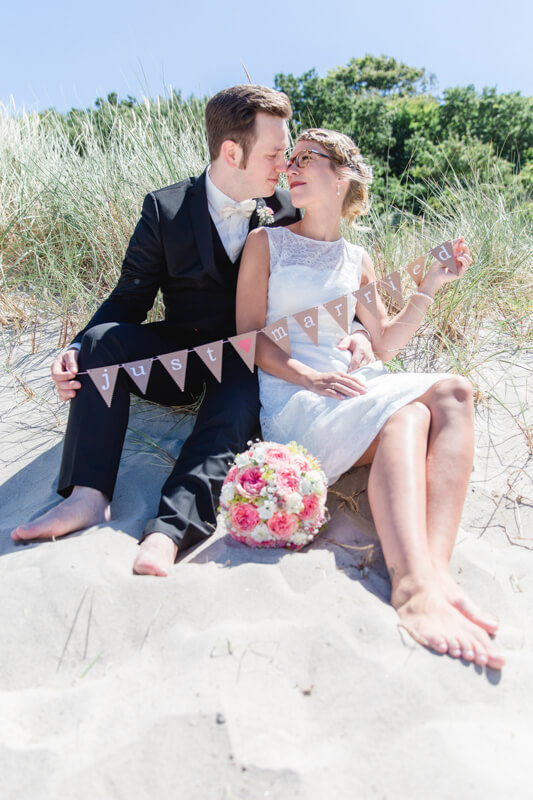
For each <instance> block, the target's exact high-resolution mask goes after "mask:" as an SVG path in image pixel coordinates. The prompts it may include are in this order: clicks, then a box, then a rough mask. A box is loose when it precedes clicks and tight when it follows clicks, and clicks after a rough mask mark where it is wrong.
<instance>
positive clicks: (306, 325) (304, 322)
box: [293, 308, 318, 347]
mask: <svg viewBox="0 0 533 800" xmlns="http://www.w3.org/2000/svg"><path fill="white" fill-rule="evenodd" d="M293 317H294V319H295V320H296V322H297V323H298V325H300V327H302V328H303V329H304V331H305V332H306V334H307V335H308V336H309V338H310V339H311V341H312V342H313V344H315V345H317V347H318V308H308V309H307V310H306V311H299V312H298V314H293Z"/></svg>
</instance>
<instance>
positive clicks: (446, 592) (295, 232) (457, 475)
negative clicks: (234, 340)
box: [237, 128, 504, 668]
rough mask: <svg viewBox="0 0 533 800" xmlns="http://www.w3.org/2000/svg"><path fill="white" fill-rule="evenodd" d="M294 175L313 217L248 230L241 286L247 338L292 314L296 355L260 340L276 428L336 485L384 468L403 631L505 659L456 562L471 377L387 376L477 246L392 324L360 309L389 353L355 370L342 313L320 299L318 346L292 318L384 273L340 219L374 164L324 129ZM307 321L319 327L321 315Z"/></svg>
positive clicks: (272, 430) (470, 653)
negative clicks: (457, 576) (350, 475)
mask: <svg viewBox="0 0 533 800" xmlns="http://www.w3.org/2000/svg"><path fill="white" fill-rule="evenodd" d="M287 174H288V179H289V187H290V191H291V199H292V202H293V204H294V205H295V206H296V207H297V208H305V215H304V217H303V219H301V220H300V221H299V222H297V223H295V224H294V225H290V226H288V227H285V228H284V227H281V228H258V229H257V230H255V231H253V232H252V233H251V234H250V235H249V237H248V240H247V243H246V247H245V250H244V253H243V257H242V262H241V267H240V271H239V281H238V287H237V330H238V332H239V333H242V332H246V331H249V330H254V329H256V330H257V329H261V328H264V327H265V326H266V325H269V324H271V323H273V322H276V321H277V320H279V319H280V318H282V317H287V325H288V329H289V334H290V347H291V354H290V355H289V354H288V353H286V352H285V351H284V350H282V349H281V348H280V347H278V346H277V345H276V344H274V342H272V341H271V340H270V339H269V338H268V337H267V336H265V335H264V334H260V335H259V336H258V338H257V349H256V363H257V365H258V366H259V368H260V369H259V381H260V392H261V406H262V410H261V425H262V430H263V436H264V438H265V439H269V440H271V441H277V442H281V443H286V442H289V441H292V440H295V441H297V442H298V443H300V444H302V445H304V446H305V447H306V448H307V449H308V450H309V452H310V453H312V454H313V455H314V456H316V457H317V458H318V459H319V460H320V462H321V464H322V468H323V469H324V471H325V472H326V475H327V477H328V482H329V484H330V485H331V484H332V483H334V482H335V481H336V480H337V479H338V478H339V477H340V475H341V474H342V473H343V472H345V471H346V470H347V469H349V468H350V467H351V466H353V465H354V464H355V465H363V464H370V463H371V465H372V466H371V469H370V476H369V482H368V496H369V501H370V506H371V509H372V514H373V518H374V522H375V525H376V529H377V532H378V535H379V539H380V542H381V546H382V548H383V553H384V557H385V561H386V564H387V568H388V571H389V575H390V579H391V585H392V592H391V602H392V605H393V606H394V608H395V609H396V610H397V612H398V615H399V618H400V622H401V624H402V626H403V627H404V628H405V629H406V630H407V631H409V633H410V634H411V635H412V636H413V638H414V639H415V640H416V641H417V642H419V643H421V644H423V645H425V646H426V647H429V648H431V649H433V650H435V651H436V652H437V653H448V654H449V655H450V656H452V657H454V658H464V659H465V660H467V661H473V662H475V663H477V664H479V665H485V664H486V665H488V666H491V667H493V668H500V667H501V666H502V665H503V663H504V659H503V657H502V656H501V654H500V653H499V652H498V651H497V650H496V648H495V647H494V645H493V642H492V640H491V636H492V635H493V634H494V633H495V632H496V629H497V623H496V621H495V620H493V619H492V618H491V617H490V616H488V615H487V614H485V613H484V612H482V611H480V610H479V609H478V608H477V607H476V605H475V604H474V603H473V602H472V601H471V600H470V599H469V598H468V597H467V596H466V594H465V593H464V592H463V591H462V590H461V589H460V587H459V586H458V585H457V584H456V583H455V582H454V581H453V579H452V577H451V575H450V573H449V570H448V562H449V560H450V556H451V553H452V548H453V544H454V541H455V536H456V534H457V529H458V527H459V522H460V517H461V510H462V506H463V502H464V498H465V495H466V489H467V485H468V480H469V476H470V472H471V470H472V462H473V449H474V442H473V401H472V389H471V386H470V384H469V383H468V381H467V380H466V379H464V378H462V377H460V376H456V375H444V374H442V375H439V374H415V373H388V372H387V370H386V368H385V366H384V365H383V361H388V360H390V359H391V358H393V357H394V355H395V354H396V353H398V352H399V351H400V350H401V348H402V347H403V346H404V345H405V344H406V343H407V342H408V341H409V339H410V337H411V336H412V335H413V334H414V333H415V331H416V330H417V328H418V326H419V325H420V323H421V321H422V318H423V316H424V314H425V312H426V310H427V309H428V307H429V306H430V304H431V303H432V302H433V296H434V295H435V293H436V292H437V290H438V289H439V287H440V286H442V285H443V284H444V283H447V282H450V281H453V280H456V279H457V277H460V276H462V275H463V274H464V272H465V271H466V269H467V268H468V266H469V265H470V264H471V263H472V259H471V258H470V254H469V251H468V248H467V247H466V245H465V243H464V239H463V238H460V239H458V240H457V241H456V242H455V244H454V256H455V259H456V264H457V267H458V272H459V275H458V276H457V275H455V274H453V273H452V272H451V271H449V270H447V269H446V268H445V267H443V266H442V265H441V264H440V263H439V262H438V261H434V262H433V263H432V265H431V267H430V268H429V270H428V272H427V274H426V275H425V277H424V279H423V280H422V282H421V284H420V286H419V287H418V290H417V291H415V292H414V293H413V295H412V296H411V298H410V299H409V301H408V303H407V304H406V306H405V307H404V308H403V309H402V310H401V311H400V312H399V313H398V314H397V315H396V316H395V317H394V318H393V319H389V318H388V316H387V312H386V310H385V307H384V305H383V304H382V303H381V301H380V300H379V298H378V301H377V302H378V315H379V316H378V318H377V319H376V318H374V316H372V314H371V313H369V311H368V310H367V309H366V308H364V307H362V304H361V303H358V304H357V315H358V318H359V319H360V320H361V322H362V323H363V325H364V327H365V328H366V330H367V332H368V334H369V336H370V340H371V343H372V347H373V350H374V352H375V353H376V355H377V356H378V358H380V359H382V360H380V361H374V362H373V363H371V364H368V365H367V366H365V367H362V368H361V369H359V370H357V371H355V372H348V366H349V361H350V353H349V351H347V350H346V349H341V348H339V347H338V346H337V345H338V342H339V334H340V328H339V327H338V325H337V323H336V322H335V320H334V319H333V317H332V316H331V315H330V314H329V313H328V312H327V311H326V310H325V309H323V308H319V311H318V340H316V338H315V340H314V341H313V340H312V338H311V336H310V335H309V333H308V332H306V330H304V328H302V327H301V326H300V325H299V324H298V322H297V321H296V320H294V319H293V318H292V315H293V314H295V313H298V312H300V311H303V310H305V309H316V308H317V307H320V306H322V305H323V304H324V303H326V302H328V301H330V300H334V299H336V298H338V297H340V296H341V295H349V297H350V298H353V295H352V294H351V293H352V292H354V291H355V290H357V289H359V288H360V287H362V286H364V285H365V284H369V283H372V282H373V281H375V280H376V276H375V272H374V267H373V265H372V261H371V259H370V257H369V255H368V253H366V252H365V250H363V248H361V247H359V246H357V245H354V244H351V243H350V242H347V241H345V240H344V239H342V238H341V236H340V233H339V224H340V220H341V217H344V218H346V219H347V220H348V221H350V222H351V221H353V220H354V219H355V218H356V217H357V216H359V215H360V214H364V213H365V211H366V209H367V207H368V191H367V185H368V183H369V182H370V174H371V171H370V169H369V167H368V166H367V165H366V164H365V162H364V161H363V159H362V157H361V155H360V153H359V150H358V148H357V147H356V146H355V145H354V143H353V142H352V140H351V139H349V138H348V137H347V136H345V135H344V134H341V133H337V132H335V131H328V130H319V129H316V128H314V129H310V130H308V131H305V132H304V133H302V135H301V136H300V137H299V139H298V141H297V143H296V146H295V148H294V150H293V152H292V155H291V157H290V158H289V160H288V162H287ZM349 313H350V318H353V317H354V314H355V298H353V299H351V302H350V306H349ZM307 324H308V325H309V327H313V318H312V315H308V319H307ZM355 324H357V323H355ZM307 330H308V329H307ZM315 341H318V343H317V344H315Z"/></svg>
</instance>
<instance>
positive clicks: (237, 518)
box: [229, 503, 261, 533]
mask: <svg viewBox="0 0 533 800" xmlns="http://www.w3.org/2000/svg"><path fill="white" fill-rule="evenodd" d="M229 515H230V519H231V521H232V523H233V525H235V527H236V528H237V530H239V531H242V532H243V533H248V532H249V531H252V530H253V529H254V528H255V526H256V525H259V523H260V522H261V518H260V516H259V513H258V511H257V508H256V507H255V506H254V505H252V504H251V503H232V504H231V506H230V512H229Z"/></svg>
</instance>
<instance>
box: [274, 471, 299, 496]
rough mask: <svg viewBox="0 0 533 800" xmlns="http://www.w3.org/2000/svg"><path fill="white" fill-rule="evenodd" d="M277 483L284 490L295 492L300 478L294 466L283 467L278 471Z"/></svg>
mask: <svg viewBox="0 0 533 800" xmlns="http://www.w3.org/2000/svg"><path fill="white" fill-rule="evenodd" d="M276 483H277V485H278V486H279V488H280V489H281V490H282V491H283V492H294V491H295V490H296V489H298V486H299V485H300V479H299V477H298V475H297V474H296V472H295V471H294V469H293V468H292V467H281V469H278V471H277V473H276Z"/></svg>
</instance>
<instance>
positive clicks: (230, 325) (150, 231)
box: [74, 172, 300, 346]
mask: <svg viewBox="0 0 533 800" xmlns="http://www.w3.org/2000/svg"><path fill="white" fill-rule="evenodd" d="M205 174H206V173H205V172H204V173H202V175H200V176H199V177H198V178H188V179H187V180H185V181H181V183H175V184H173V185H172V186H167V187H165V188H164V189H159V190H158V191H156V192H151V193H150V194H148V195H147V196H146V197H145V199H144V204H143V208H142V214H141V219H140V220H139V222H138V223H137V226H136V228H135V231H134V232H133V236H132V237H131V240H130V243H129V245H128V249H127V251H126V255H125V258H124V262H123V264H122V272H121V275H120V278H119V281H118V283H117V285H116V287H115V289H114V290H113V291H112V292H111V294H110V295H109V297H108V298H107V300H105V301H104V302H103V303H102V305H101V306H100V308H99V309H98V310H97V311H96V313H95V314H94V316H93V317H92V318H91V320H90V321H89V323H88V324H87V325H86V327H85V328H84V329H83V330H82V331H80V333H79V334H78V335H77V336H76V338H75V339H74V342H80V341H81V338H82V336H83V334H84V333H85V331H86V330H88V329H89V328H92V327H93V326H94V325H99V324H100V323H104V322H136V323H141V322H143V321H144V320H145V319H146V315H147V313H148V311H149V310H150V309H151V308H152V305H153V302H154V299H155V296H156V294H157V291H158V289H161V291H162V294H163V301H164V306H165V322H167V323H168V324H169V326H172V327H173V328H175V329H176V332H178V331H179V332H184V331H187V332H188V333H190V336H191V345H192V346H195V345H197V344H199V343H204V342H208V341H213V340H214V339H220V338H227V337H228V336H233V335H234V334H235V290H236V285H237V275H238V266H234V265H232V267H233V268H230V267H229V265H228V264H224V265H221V264H219V263H217V262H216V258H215V254H214V249H213V233H212V225H211V217H210V215H209V211H208V207H207V195H206V191H205ZM264 202H265V203H266V205H268V206H269V207H270V208H271V209H272V210H273V212H274V223H273V224H275V225H290V224H291V223H293V222H296V221H297V220H298V219H300V212H299V211H298V210H297V209H295V208H294V207H293V205H292V203H291V201H290V196H289V193H288V192H287V191H286V190H283V189H276V191H275V194H274V195H272V197H268V198H266V199H265V201H263V200H260V201H258V205H260V204H263V203H264ZM257 226H258V216H257V211H255V212H254V213H253V214H252V218H251V220H250V230H252V229H253V228H256V227H257ZM229 263H231V262H229ZM180 338H182V337H180Z"/></svg>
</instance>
